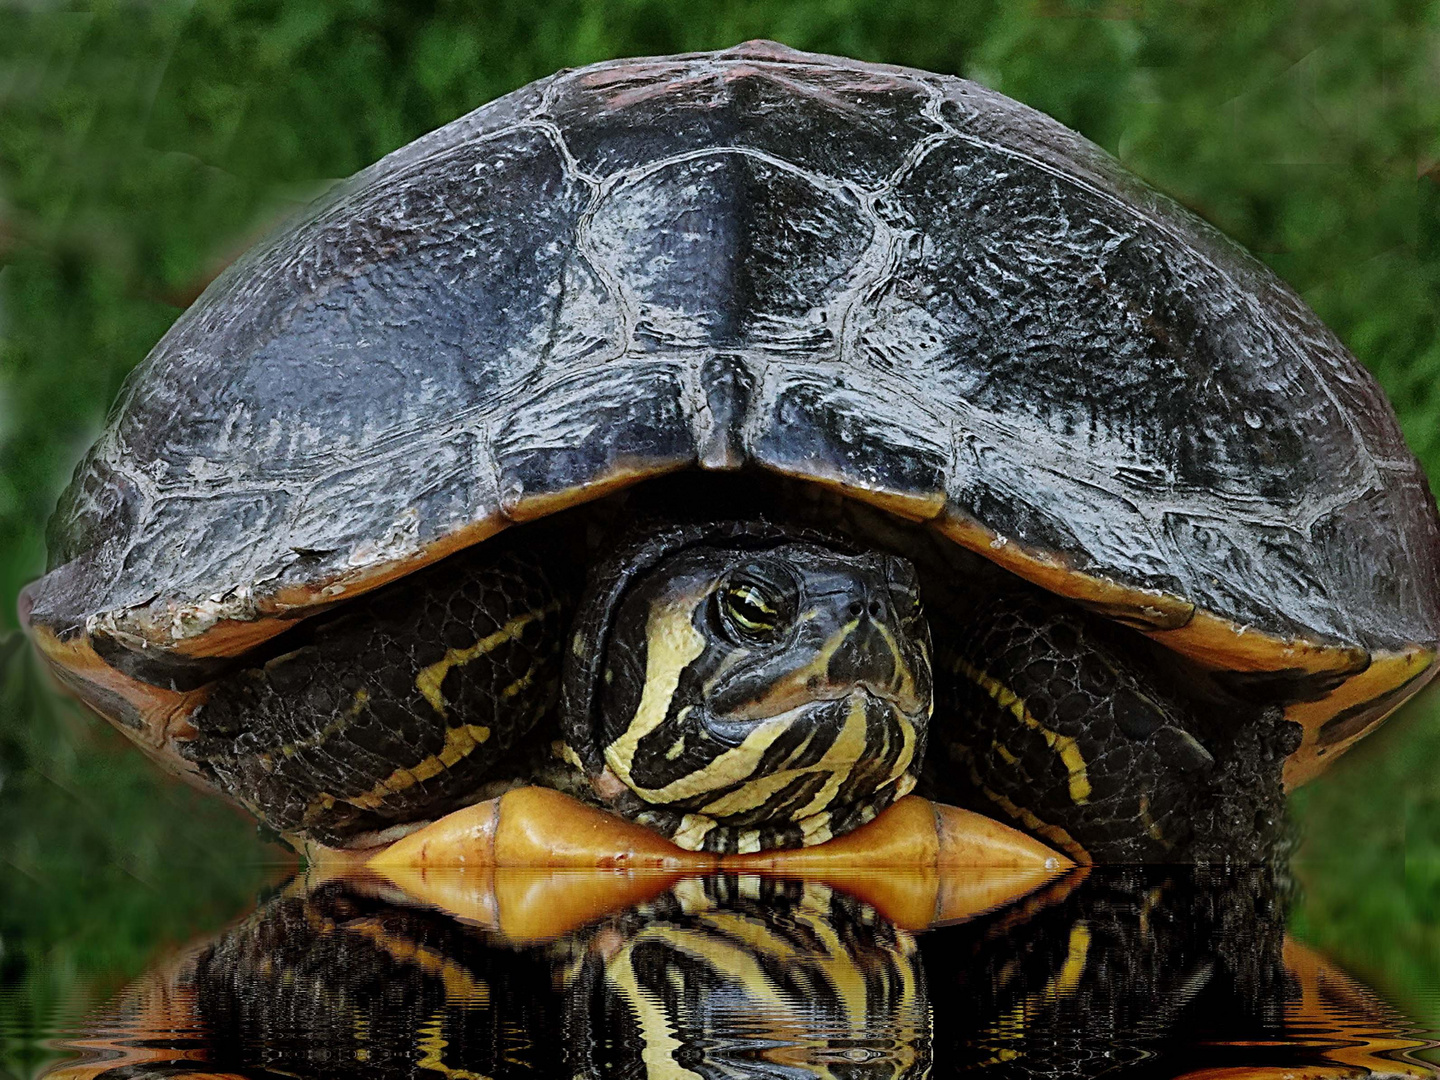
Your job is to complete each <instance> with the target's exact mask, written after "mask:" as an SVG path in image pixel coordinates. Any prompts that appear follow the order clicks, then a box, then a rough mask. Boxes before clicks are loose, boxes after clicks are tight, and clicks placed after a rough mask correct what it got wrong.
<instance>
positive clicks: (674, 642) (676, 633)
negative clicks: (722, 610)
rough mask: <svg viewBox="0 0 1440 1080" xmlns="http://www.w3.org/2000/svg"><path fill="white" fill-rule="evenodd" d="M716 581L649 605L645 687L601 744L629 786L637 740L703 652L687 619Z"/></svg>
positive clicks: (660, 716)
mask: <svg viewBox="0 0 1440 1080" xmlns="http://www.w3.org/2000/svg"><path fill="white" fill-rule="evenodd" d="M713 588H714V585H713V584H711V585H708V586H705V587H704V588H703V589H702V591H701V592H700V593H699V594H698V595H697V594H695V593H686V594H682V595H680V596H676V597H672V598H670V599H668V600H666V601H664V602H663V603H658V604H656V605H655V606H654V607H653V608H651V609H650V617H649V619H648V620H647V621H646V623H645V686H644V687H643V688H642V690H641V691H640V704H639V706H637V707H636V709H635V715H634V716H633V717H631V718H630V723H629V724H628V725H627V726H626V728H625V730H624V731H622V732H621V733H620V734H619V736H617V737H616V739H615V741H614V742H612V743H611V744H610V745H609V746H607V747H605V761H606V763H607V764H608V765H609V766H610V768H611V770H612V771H613V772H614V773H615V775H616V776H618V777H620V779H621V780H623V781H624V782H625V785H626V786H627V787H631V788H633V787H634V786H635V785H634V784H632V783H631V781H630V770H631V768H632V766H633V765H634V762H635V751H636V748H637V747H638V746H639V745H640V740H641V739H643V738H644V737H645V736H646V735H648V734H650V732H652V731H654V730H655V729H656V728H657V727H659V726H660V725H661V724H662V723H664V722H665V717H666V716H667V715H668V714H669V712H670V700H671V699H672V698H673V697H674V696H675V689H676V687H678V686H679V685H680V676H681V674H682V673H683V672H684V671H685V669H686V668H687V667H689V666H690V665H691V664H692V663H694V662H695V660H696V659H698V658H699V656H700V654H701V653H703V652H704V651H705V635H703V634H702V633H700V631H699V630H697V629H695V626H694V623H693V622H692V621H691V617H692V615H693V614H694V611H695V608H696V606H697V605H698V604H699V603H700V602H701V601H703V600H704V599H705V597H706V596H708V595H709V593H710V592H711V590H712V589H713Z"/></svg>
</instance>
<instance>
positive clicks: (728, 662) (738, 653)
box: [700, 649, 750, 697]
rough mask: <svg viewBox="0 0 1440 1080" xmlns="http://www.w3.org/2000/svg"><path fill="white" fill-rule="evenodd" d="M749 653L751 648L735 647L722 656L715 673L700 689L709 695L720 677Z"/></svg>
mask: <svg viewBox="0 0 1440 1080" xmlns="http://www.w3.org/2000/svg"><path fill="white" fill-rule="evenodd" d="M749 655H750V650H749V649H735V650H733V651H731V652H728V653H726V654H725V655H724V657H722V658H721V660H720V663H719V664H718V665H716V667H715V674H713V675H711V676H710V678H708V679H706V680H705V682H704V685H703V686H702V687H701V689H700V692H701V693H702V694H704V695H705V696H706V697H709V696H710V694H711V693H712V692H713V691H714V689H715V684H716V683H718V682H719V681H720V679H721V678H722V677H723V676H724V675H725V673H726V672H728V671H729V670H730V669H731V668H733V667H734V666H735V665H736V664H738V663H740V661H741V660H744V659H745V658H746V657H748V656H749Z"/></svg>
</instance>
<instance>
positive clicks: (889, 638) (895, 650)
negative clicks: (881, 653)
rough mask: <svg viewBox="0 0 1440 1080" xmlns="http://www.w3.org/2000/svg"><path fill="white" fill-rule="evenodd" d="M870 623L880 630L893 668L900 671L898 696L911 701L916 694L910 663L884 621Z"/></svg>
mask: <svg viewBox="0 0 1440 1080" xmlns="http://www.w3.org/2000/svg"><path fill="white" fill-rule="evenodd" d="M871 625H872V626H874V627H875V629H876V630H878V631H879V632H880V636H881V637H882V638H884V639H885V644H886V645H888V646H889V647H890V655H891V657H893V658H894V660H895V670H896V671H898V672H899V673H900V689H899V691H898V694H899V696H900V697H901V698H903V699H905V700H907V701H913V700H914V699H915V696H916V694H915V674H914V672H912V671H911V670H910V665H909V664H907V663H906V662H905V656H904V654H903V653H902V652H901V650H900V643H899V642H898V641H896V640H895V635H894V634H892V633H891V632H890V628H889V627H888V626H886V625H885V624H884V623H881V622H875V623H871ZM932 708H933V704H932Z"/></svg>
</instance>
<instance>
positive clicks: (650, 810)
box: [595, 686, 929, 854]
mask: <svg viewBox="0 0 1440 1080" xmlns="http://www.w3.org/2000/svg"><path fill="white" fill-rule="evenodd" d="M897 698H899V699H900V700H901V701H905V697H904V695H899V694H895V693H889V694H877V693H875V692H874V691H873V690H871V689H870V688H867V687H854V686H851V687H849V688H847V689H846V691H845V693H843V694H836V695H835V696H834V697H823V696H812V698H811V699H810V700H807V701H805V702H803V703H801V704H799V705H795V706H792V707H791V708H789V709H786V710H784V711H783V712H779V713H776V714H774V715H772V716H768V717H765V718H762V719H758V720H756V719H750V718H748V717H747V718H743V719H735V718H733V717H729V716H726V717H713V716H704V717H702V718H700V719H698V720H696V721H695V722H694V724H693V730H688V731H687V734H686V735H684V736H683V737H682V739H681V741H679V742H677V744H676V745H677V747H679V748H680V749H681V750H682V751H683V750H684V749H685V748H686V747H688V746H690V745H695V744H698V745H701V746H703V747H704V748H705V753H706V754H707V755H708V757H707V759H706V760H704V761H703V763H702V764H701V765H700V767H694V766H692V765H690V763H689V762H686V760H685V759H684V757H683V756H681V755H680V754H677V755H676V758H677V761H676V762H675V763H674V766H673V767H672V763H671V762H670V761H668V760H666V759H665V758H664V757H662V756H660V755H657V754H651V755H650V756H649V757H648V759H642V758H641V756H640V755H638V754H636V753H635V748H634V747H633V746H632V745H630V744H627V743H624V742H621V741H617V742H616V743H614V744H612V745H611V746H610V747H607V748H606V751H605V755H604V756H605V772H606V773H607V774H608V775H606V776H604V777H602V778H601V779H600V781H599V782H597V783H596V784H595V788H596V790H597V792H599V793H601V795H602V797H604V798H605V799H606V801H607V802H608V803H609V804H610V805H611V806H612V807H613V808H614V809H615V810H617V811H618V812H619V813H621V814H623V815H624V816H626V817H629V818H632V819H633V820H635V821H638V822H640V823H641V824H643V825H646V826H648V827H649V828H652V829H654V830H655V831H657V832H659V833H662V834H663V835H665V836H667V837H669V838H670V839H671V840H673V841H674V842H675V844H676V845H678V846H679V847H681V848H684V849H686V850H688V851H709V852H715V853H721V854H724V853H734V854H753V853H755V852H760V851H768V850H771V849H774V848H797V847H810V846H813V845H816V844H821V843H824V842H825V841H827V840H829V839H831V838H832V837H835V836H840V835H843V834H845V833H847V832H849V831H851V830H852V829H855V828H858V827H859V826H861V825H864V824H865V823H866V822H868V821H870V820H872V819H873V818H874V817H875V816H876V815H877V814H878V813H880V812H881V811H882V810H884V809H885V808H886V807H887V806H889V805H891V804H892V803H893V802H895V801H896V800H897V799H900V798H902V797H904V796H905V795H907V794H909V793H910V791H911V790H913V789H914V787H915V783H916V775H915V768H916V763H917V762H919V761H921V760H923V754H924V741H925V732H926V728H927V725H928V720H929V709H928V707H921V708H919V709H916V710H911V711H907V710H906V709H904V708H902V707H901V705H900V704H899V702H897V700H896V699H897ZM907 703H909V704H913V703H910V702H907Z"/></svg>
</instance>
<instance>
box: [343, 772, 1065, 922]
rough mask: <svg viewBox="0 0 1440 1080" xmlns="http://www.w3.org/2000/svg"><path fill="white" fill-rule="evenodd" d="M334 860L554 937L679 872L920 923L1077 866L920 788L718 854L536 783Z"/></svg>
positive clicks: (451, 906)
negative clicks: (786, 843)
mask: <svg viewBox="0 0 1440 1080" xmlns="http://www.w3.org/2000/svg"><path fill="white" fill-rule="evenodd" d="M336 854H337V855H339V854H341V853H336ZM320 861H321V862H323V861H324V859H323V853H322V858H321V860H320ZM339 861H340V862H343V863H345V864H347V865H348V866H349V867H350V868H359V867H360V866H363V867H364V868H365V869H366V870H370V871H375V872H378V873H380V874H383V875H384V876H385V877H386V878H388V879H389V880H390V881H391V882H393V883H394V884H395V885H396V886H398V887H399V888H401V889H403V890H404V891H405V892H406V893H408V894H410V895H411V896H412V897H414V898H416V899H419V900H423V901H425V902H427V903H431V904H434V905H435V906H437V907H440V908H442V909H445V910H447V911H451V912H453V913H455V914H457V915H460V916H462V917H465V918H467V919H470V920H472V921H477V922H480V923H482V924H484V925H487V926H490V927H492V928H493V929H495V930H498V931H499V932H501V933H502V934H504V935H505V936H506V937H510V938H513V939H515V940H537V939H544V938H550V937H554V936H557V935H558V934H562V933H565V932H567V931H568V930H570V929H573V928H574V927H575V926H578V925H582V924H583V923H585V922H588V921H590V920H591V919H593V918H597V917H599V916H600V915H601V914H604V913H605V912H607V911H609V910H612V909H614V908H616V907H625V906H628V905H629V904H633V903H635V902H636V901H637V898H643V897H644V896H648V895H650V894H652V893H654V892H658V891H660V890H662V889H664V888H666V887H667V886H669V885H671V884H673V883H674V882H675V881H676V880H677V879H678V878H679V877H682V876H689V875H694V874H707V873H715V872H724V873H754V874H764V875H768V876H783V877H796V878H802V877H803V878H807V879H817V880H821V881H824V882H827V883H828V884H831V885H834V886H835V887H837V888H840V889H842V890H844V891H845V892H848V893H851V894H852V895H855V896H858V897H859V898H861V899H863V900H865V901H866V902H867V903H869V904H871V906H873V907H875V908H876V909H877V910H879V911H880V912H881V913H882V914H884V915H885V916H886V917H887V918H889V919H890V920H891V921H892V922H894V923H896V924H897V925H899V926H902V927H904V928H906V929H915V930H918V929H924V928H925V927H928V926H933V925H936V924H939V923H946V922H956V921H960V920H964V919H967V918H971V917H973V916H975V915H977V914H979V913H980V912H982V911H989V910H992V909H994V908H996V907H998V906H1001V905H1003V904H1006V903H1009V902H1010V901H1012V900H1014V899H1017V898H1018V897H1020V896H1024V895H1026V894H1028V893H1030V892H1032V891H1033V890H1035V889H1036V888H1038V887H1040V886H1041V885H1044V884H1046V883H1048V882H1049V881H1051V880H1052V879H1053V878H1054V877H1055V876H1056V875H1057V874H1059V873H1061V872H1062V871H1063V870H1065V869H1067V868H1069V867H1071V866H1072V865H1073V864H1072V863H1071V861H1070V860H1069V859H1066V858H1065V857H1064V856H1063V855H1059V854H1057V853H1056V852H1054V851H1052V850H1051V849H1050V848H1048V847H1045V846H1044V845H1043V844H1041V843H1039V842H1038V841H1036V840H1034V839H1032V838H1030V837H1028V836H1026V835H1024V834H1023V833H1020V832H1018V831H1016V830H1015V829H1011V828H1010V827H1009V826H1006V825H1003V824H1001V823H1000V822H996V821H992V820H991V819H989V818H986V817H984V816H982V815H980V814H975V813H972V812H970V811H968V810H960V809H957V808H955V807H952V806H946V805H943V804H940V803H932V802H930V801H928V800H926V799H921V798H919V797H916V796H910V797H907V798H904V799H901V800H900V801H899V802H897V803H896V804H895V805H894V806H892V807H890V808H889V809H888V810H886V811H885V812H884V813H882V814H881V815H880V816H879V817H877V818H876V819H875V820H874V821H872V822H870V823H869V824H868V825H865V826H862V827H861V828H859V829H856V830H855V831H854V832H852V833H849V834H847V835H845V836H843V837H839V838H838V839H835V840H831V841H828V842H827V843H824V844H818V845H816V846H814V847H809V848H799V849H796V850H792V851H770V852H764V853H760V854H755V855H723V856H722V855H714V854H710V853H707V852H693V851H685V850H683V849H682V848H679V847H676V846H675V845H674V844H672V843H670V841H669V840H667V839H665V838H664V837H662V836H660V835H658V834H657V833H654V832H652V831H651V830H649V829H647V828H645V827H643V826H641V825H637V824H635V823H634V822H631V821H627V820H625V819H624V818H620V817H616V816H614V815H612V814H608V813H606V812H604V811H602V810H598V809H596V808H594V807H592V806H588V805H586V804H584V803H581V802H579V801H577V800H575V799H572V798H571V797H570V796H568V795H564V794H562V793H560V792H558V791H553V790H551V789H549V788H541V787H525V788H517V789H515V790H514V791H509V792H506V793H505V794H504V795H501V796H500V797H499V798H495V799H490V800H487V801H486V802H483V803H477V804H476V805H474V806H469V807H466V808H465V809H463V810H457V811H455V812H454V813H452V814H449V815H447V816H445V817H443V818H441V819H440V820H439V821H436V822H433V823H431V824H430V825H427V826H425V827H424V828H423V829H420V830H419V831H417V832H414V833H411V834H410V835H409V836H406V837H404V838H403V839H400V840H397V841H395V842H394V843H392V844H390V845H389V846H388V847H385V848H383V849H381V850H379V851H376V852H372V853H370V854H369V855H368V857H366V858H364V859H363V861H362V860H360V859H356V858H354V857H353V856H351V857H347V858H342V859H340V860H339ZM896 871H903V872H901V873H896Z"/></svg>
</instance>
